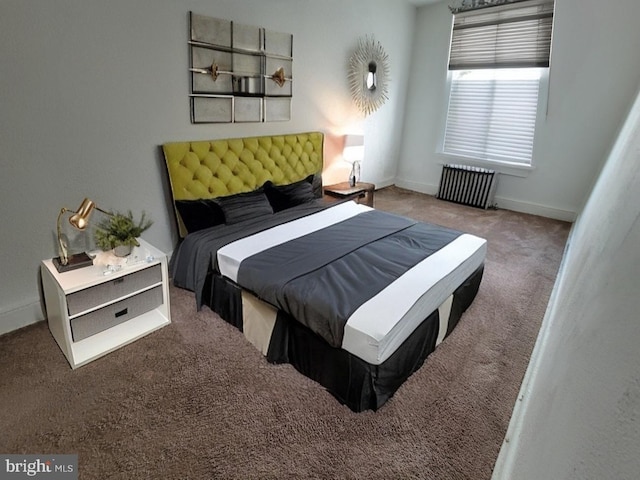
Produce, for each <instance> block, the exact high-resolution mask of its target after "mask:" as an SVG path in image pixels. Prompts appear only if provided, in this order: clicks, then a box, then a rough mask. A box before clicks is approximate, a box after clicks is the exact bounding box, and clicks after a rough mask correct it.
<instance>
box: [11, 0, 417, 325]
mask: <svg viewBox="0 0 640 480" xmlns="http://www.w3.org/2000/svg"><path fill="white" fill-rule="evenodd" d="M189 11H194V12H196V13H199V14H202V15H208V16H213V17H218V18H226V19H229V20H234V21H238V22H240V23H244V24H248V25H257V26H262V27H265V28H268V29H271V30H275V31H281V32H288V33H292V34H293V37H294V40H293V42H294V64H293V75H294V84H293V108H292V118H291V121H289V122H283V123H266V124H227V125H220V124H217V125H212V124H209V125H192V124H191V123H190V120H189V118H190V116H189V103H188V96H187V95H188V93H189V83H188V81H189V75H188V70H187V69H188V66H189V64H188V47H187V40H188V12H189ZM414 14H415V7H413V6H411V5H409V4H408V3H406V4H405V2H403V1H401V2H388V1H385V0H350V1H348V2H345V1H342V0H323V1H321V2H318V1H314V0H269V1H265V0H208V1H205V0H185V1H180V2H176V1H173V0H136V1H135V2H132V1H129V0H109V1H103V0H2V1H1V2H0V63H1V64H2V70H1V73H0V91H1V92H2V94H1V97H0V102H1V103H0V105H1V108H0V145H1V146H2V147H1V150H0V162H1V164H0V165H1V171H2V180H0V181H1V182H2V184H1V187H2V188H0V205H1V207H0V208H1V209H2V210H1V211H2V223H3V228H2V230H1V233H0V251H2V283H1V288H0V333H2V332H6V331H9V330H12V329H14V328H16V327H18V326H21V325H25V324H28V323H32V322H34V321H37V320H39V319H42V318H44V317H43V311H42V308H41V305H40V296H39V290H38V288H39V287H38V283H39V282H38V267H39V262H40V260H41V259H44V258H49V257H52V256H55V255H57V251H56V244H55V235H54V230H55V221H56V216H57V214H58V212H59V209H60V208H61V207H63V206H66V207H68V208H72V209H74V208H77V206H78V205H79V204H80V202H81V201H82V199H83V198H84V197H85V196H86V197H89V198H91V199H93V200H94V201H95V202H96V203H97V204H98V205H99V206H101V207H103V208H106V209H114V210H127V209H132V210H133V211H134V212H135V213H139V212H141V211H142V210H145V211H146V212H147V213H148V214H150V215H151V217H152V219H153V220H154V221H155V223H154V225H153V227H152V228H151V229H150V230H149V231H148V232H146V233H145V234H144V237H145V239H147V240H148V241H150V242H151V243H152V244H154V245H156V246H157V247H158V248H160V249H161V250H163V251H166V252H170V251H171V250H172V249H173V247H174V245H175V242H176V236H175V233H174V224H173V218H172V217H171V216H170V214H169V212H170V209H169V208H168V203H167V198H166V195H167V189H166V185H165V184H164V166H163V164H162V163H161V162H162V158H161V156H160V152H159V145H161V144H162V143H164V142H167V141H177V140H206V139H212V138H228V137H238V136H248V135H270V134H276V133H294V132H303V131H309V130H321V131H324V132H325V133H326V134H327V135H328V139H327V145H328V147H329V148H328V149H327V150H328V154H329V161H331V160H333V158H332V156H335V148H333V150H332V148H331V147H332V146H334V144H335V143H336V142H338V141H339V139H340V138H341V136H342V135H343V134H344V133H346V132H353V131H358V132H363V133H364V134H365V136H366V138H367V161H366V164H365V165H364V167H363V178H364V179H366V180H370V181H373V182H375V183H378V184H389V183H391V182H392V181H393V178H394V176H395V169H396V155H395V152H397V151H398V149H399V143H400V140H401V135H400V132H401V131H402V121H403V113H404V112H403V109H404V105H405V92H406V90H407V88H406V81H407V80H406V78H407V77H406V72H407V71H408V70H409V63H410V50H411V48H410V47H411V38H412V35H413V18H414ZM367 34H375V38H376V39H377V40H379V41H380V42H381V43H382V45H383V46H384V48H385V50H386V52H387V53H388V55H389V57H390V62H391V77H392V82H391V85H390V92H389V98H390V99H389V101H388V102H387V104H385V105H384V106H383V107H382V109H381V110H379V111H378V112H377V113H376V114H375V115H373V116H370V117H368V118H367V119H364V118H363V117H362V116H361V115H360V114H359V112H358V111H357V110H356V109H355V107H354V106H353V103H352V102H351V101H350V97H349V90H348V82H347V71H346V67H347V64H348V59H349V56H350V54H351V52H352V50H353V49H354V48H355V46H356V45H357V39H358V38H359V37H361V36H364V35H367ZM336 139H338V140H336ZM332 152H333V154H332ZM347 174H348V165H347V164H346V162H340V161H338V162H336V163H335V164H334V165H333V166H330V168H329V172H328V175H327V178H328V181H338V180H339V181H341V180H344V179H346V178H347ZM76 242H77V243H78V244H80V245H83V242H84V243H86V242H85V238H79V239H76Z"/></svg>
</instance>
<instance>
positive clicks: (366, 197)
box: [324, 182, 376, 208]
mask: <svg viewBox="0 0 640 480" xmlns="http://www.w3.org/2000/svg"><path fill="white" fill-rule="evenodd" d="M375 189H376V186H375V185H374V184H373V183H366V182H357V183H356V184H355V186H353V187H352V186H351V185H349V182H342V183H336V184H335V185H327V186H326V187H324V193H325V195H329V196H331V197H334V198H341V199H344V200H356V201H357V202H358V203H364V204H365V205H367V206H369V207H372V208H373V195H374V192H375Z"/></svg>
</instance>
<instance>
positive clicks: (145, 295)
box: [71, 285, 162, 342]
mask: <svg viewBox="0 0 640 480" xmlns="http://www.w3.org/2000/svg"><path fill="white" fill-rule="evenodd" d="M160 305H162V286H161V285H158V286H157V287H154V288H152V289H150V290H147V291H145V292H142V293H139V294H138V295H134V296H133V297H129V298H126V299H125V300H121V301H119V302H116V303H112V304H111V305H107V306H106V307H103V308H101V309H99V310H95V311H93V312H91V313H87V314H86V315H82V316H80V317H76V318H73V319H71V335H72V337H73V341H74V342H78V341H80V340H83V339H85V338H87V337H90V336H91V335H95V334H96V333H99V332H102V331H104V330H107V329H109V328H111V327H114V326H116V325H118V324H120V323H123V322H126V321H127V320H129V319H131V318H135V317H137V316H139V315H142V314H143V313H147V312H149V311H151V310H153V309H154V308H157V307H159V306H160Z"/></svg>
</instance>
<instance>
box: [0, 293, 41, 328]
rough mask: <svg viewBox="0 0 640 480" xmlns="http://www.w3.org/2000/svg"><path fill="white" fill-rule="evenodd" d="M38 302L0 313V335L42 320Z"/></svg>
mask: <svg viewBox="0 0 640 480" xmlns="http://www.w3.org/2000/svg"><path fill="white" fill-rule="evenodd" d="M44 319H45V317H44V312H43V310H42V304H41V303H40V300H36V301H33V302H31V303H28V304H26V305H23V306H20V307H17V308H13V309H11V310H7V311H4V312H0V335H3V334H5V333H8V332H11V331H13V330H17V329H19V328H22V327H26V326H27V325H31V324H33V323H38V322H41V321H42V320H44Z"/></svg>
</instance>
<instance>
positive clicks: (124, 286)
mask: <svg viewBox="0 0 640 480" xmlns="http://www.w3.org/2000/svg"><path fill="white" fill-rule="evenodd" d="M161 282H162V268H161V267H160V265H159V264H158V265H154V266H153V267H149V268H145V269H144V270H139V271H137V272H135V273H130V274H129V275H124V276H122V277H118V278H114V279H113V280H111V281H108V282H104V283H100V284H98V285H95V286H93V287H90V288H85V289H84V290H80V291H78V292H74V293H70V294H69V295H67V310H68V312H69V315H70V316H73V315H77V314H79V313H82V312H84V311H86V310H90V309H92V308H95V307H96V306H98V305H102V304H104V303H108V302H110V301H113V300H116V299H118V298H120V297H122V296H124V295H127V294H130V293H133V292H135V291H137V290H142V289H144V288H146V287H150V286H151V285H155V284H157V283H161Z"/></svg>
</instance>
